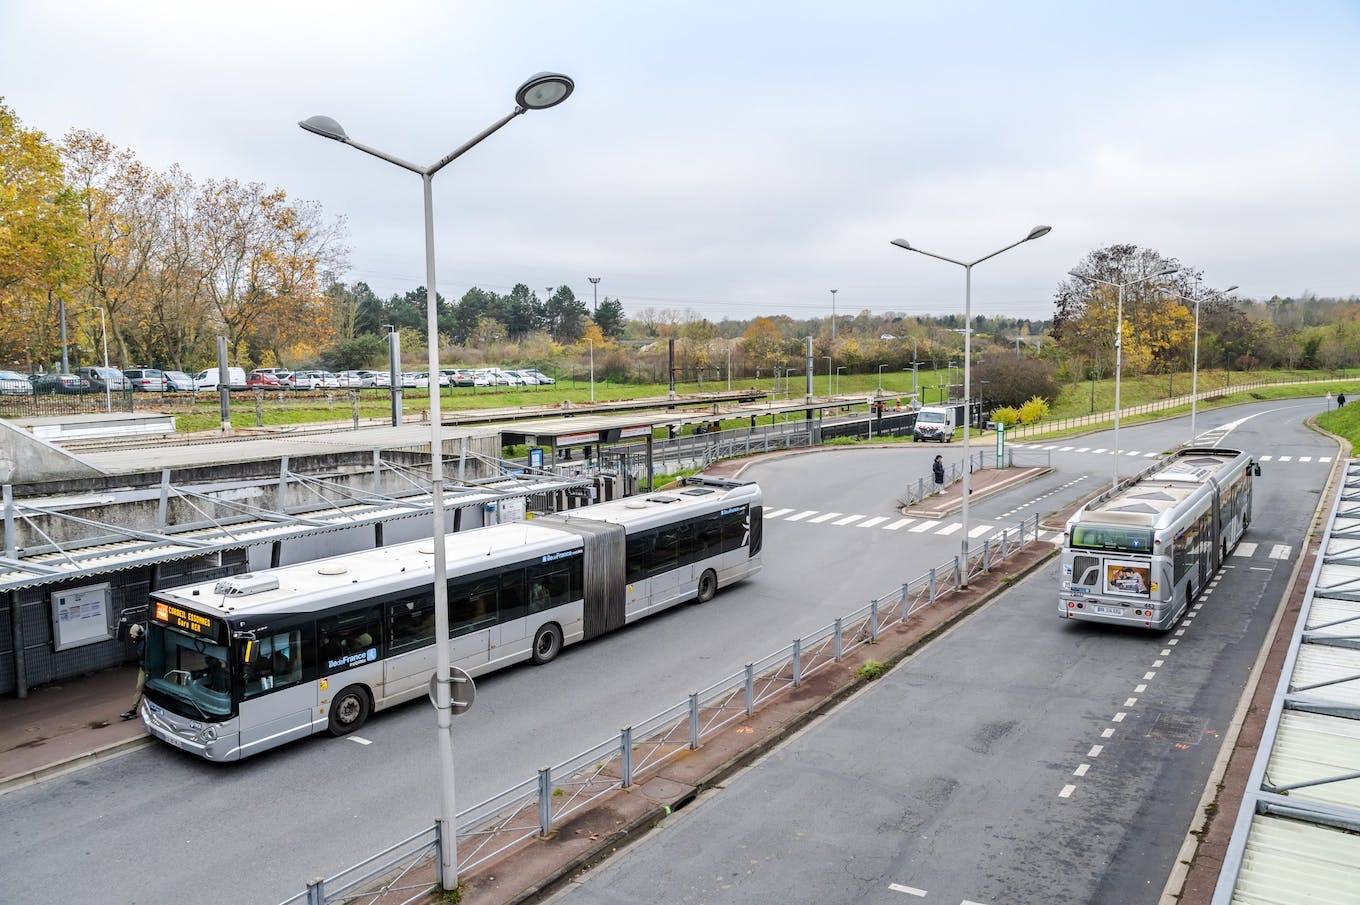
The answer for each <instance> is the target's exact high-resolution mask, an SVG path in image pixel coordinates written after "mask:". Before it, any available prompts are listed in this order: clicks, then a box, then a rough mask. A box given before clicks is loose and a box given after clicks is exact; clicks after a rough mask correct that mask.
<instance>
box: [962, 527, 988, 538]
mask: <svg viewBox="0 0 1360 905" xmlns="http://www.w3.org/2000/svg"><path fill="white" fill-rule="evenodd" d="M991 530H992V526H991V525H978V526H977V527H976V528H974V529H973V530H972V531H969V532H968V536H969V537H977V536H978V535H979V534H986V533H987V532H988V531H991Z"/></svg>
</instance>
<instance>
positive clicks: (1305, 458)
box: [1299, 456, 1313, 462]
mask: <svg viewBox="0 0 1360 905" xmlns="http://www.w3.org/2000/svg"><path fill="white" fill-rule="evenodd" d="M1299 461H1300V462H1311V461H1313V457H1312V456H1299Z"/></svg>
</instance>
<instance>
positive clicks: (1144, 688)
mask: <svg viewBox="0 0 1360 905" xmlns="http://www.w3.org/2000/svg"><path fill="white" fill-rule="evenodd" d="M1145 691H1147V686H1146V685H1143V684H1141V683H1140V684H1138V685H1135V686H1133V693H1134V694H1142V693H1143V692H1145Z"/></svg>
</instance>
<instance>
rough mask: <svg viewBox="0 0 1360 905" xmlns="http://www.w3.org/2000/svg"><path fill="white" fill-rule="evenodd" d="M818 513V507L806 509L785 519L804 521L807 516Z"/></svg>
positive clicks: (787, 520)
mask: <svg viewBox="0 0 1360 905" xmlns="http://www.w3.org/2000/svg"><path fill="white" fill-rule="evenodd" d="M816 514H817V510H816V509H804V510H803V511H802V512H800V513H798V514H797V515H791V516H789V517H788V518H786V519H784V521H786V522H799V521H802V520H803V519H805V518H807V517H808V516H809V515H816Z"/></svg>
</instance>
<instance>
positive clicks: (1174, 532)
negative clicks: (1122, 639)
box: [1058, 447, 1261, 630]
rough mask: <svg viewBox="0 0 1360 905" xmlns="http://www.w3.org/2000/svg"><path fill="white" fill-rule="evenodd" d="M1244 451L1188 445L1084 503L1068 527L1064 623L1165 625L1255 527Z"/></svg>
mask: <svg viewBox="0 0 1360 905" xmlns="http://www.w3.org/2000/svg"><path fill="white" fill-rule="evenodd" d="M1260 473H1261V466H1260V465H1258V464H1257V463H1256V462H1254V461H1253V460H1252V458H1251V456H1249V455H1247V454H1246V453H1245V452H1239V451H1237V450H1231V449H1215V448H1212V447H1203V448H1197V447H1191V448H1185V449H1180V450H1177V451H1176V452H1175V453H1173V454H1172V455H1170V456H1168V457H1167V458H1164V459H1162V460H1160V461H1158V462H1157V463H1155V464H1154V465H1152V466H1150V467H1149V468H1147V469H1146V470H1144V471H1143V472H1141V473H1140V474H1138V475H1136V476H1135V477H1133V478H1131V479H1129V480H1127V481H1123V482H1121V483H1120V484H1119V486H1118V487H1116V488H1113V489H1111V490H1107V491H1106V492H1105V493H1103V494H1101V495H1100V496H1098V497H1096V498H1095V499H1094V500H1092V501H1091V502H1089V503H1087V504H1086V505H1084V506H1082V507H1081V508H1080V509H1078V510H1077V512H1076V514H1074V515H1073V516H1072V517H1071V518H1070V519H1068V521H1067V529H1066V531H1065V532H1064V533H1063V551H1062V588H1061V591H1060V592H1059V595H1058V615H1059V616H1060V617H1062V618H1063V619H1085V620H1089V621H1092V622H1113V623H1118V624H1120V625H1132V626H1138V627H1141V628H1150V629H1157V630H1163V629H1168V628H1170V627H1171V626H1172V625H1174V624H1175V622H1176V620H1178V619H1180V617H1181V615H1182V614H1183V613H1184V612H1185V610H1186V607H1188V606H1189V605H1190V602H1191V601H1193V600H1194V599H1195V598H1196V597H1197V596H1198V595H1199V592H1200V591H1202V590H1203V589H1204V586H1205V585H1206V584H1207V583H1208V581H1209V578H1210V576H1212V575H1213V574H1214V573H1215V572H1216V571H1218V568H1219V567H1220V566H1221V565H1222V564H1223V561H1224V560H1225V559H1227V557H1228V554H1229V552H1231V551H1232V550H1233V548H1234V547H1236V546H1237V543H1238V541H1240V540H1241V539H1242V534H1243V533H1244V532H1245V531H1246V530H1247V526H1248V525H1250V524H1251V489H1252V477H1253V476H1254V475H1259V474H1260Z"/></svg>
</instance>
